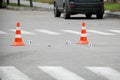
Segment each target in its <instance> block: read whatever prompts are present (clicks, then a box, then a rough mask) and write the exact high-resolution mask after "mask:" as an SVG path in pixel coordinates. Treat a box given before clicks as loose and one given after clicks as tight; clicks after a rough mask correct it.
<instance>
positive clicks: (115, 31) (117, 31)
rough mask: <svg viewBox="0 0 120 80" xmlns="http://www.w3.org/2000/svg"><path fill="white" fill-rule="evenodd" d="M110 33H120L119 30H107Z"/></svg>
mask: <svg viewBox="0 0 120 80" xmlns="http://www.w3.org/2000/svg"><path fill="white" fill-rule="evenodd" d="M108 31H110V32H114V33H120V30H108Z"/></svg>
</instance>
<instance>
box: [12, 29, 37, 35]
mask: <svg viewBox="0 0 120 80" xmlns="http://www.w3.org/2000/svg"><path fill="white" fill-rule="evenodd" d="M11 31H14V32H15V31H16V30H15V29H11ZM21 33H22V34H28V35H34V34H36V33H32V32H29V31H24V30H21Z"/></svg>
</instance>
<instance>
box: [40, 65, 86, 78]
mask: <svg viewBox="0 0 120 80" xmlns="http://www.w3.org/2000/svg"><path fill="white" fill-rule="evenodd" d="M38 68H40V69H41V70H42V71H43V72H45V73H47V74H49V75H51V76H52V77H54V78H55V79H57V80H85V79H83V78H82V77H80V76H78V75H76V74H75V73H73V72H70V71H68V70H66V69H65V68H63V67H59V66H39V67H38Z"/></svg>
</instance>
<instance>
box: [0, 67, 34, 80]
mask: <svg viewBox="0 0 120 80" xmlns="http://www.w3.org/2000/svg"><path fill="white" fill-rule="evenodd" d="M0 78H1V80H32V79H30V78H29V77H28V76H26V75H25V74H24V73H22V72H21V71H19V70H18V69H16V68H15V67H12V66H2V67H0Z"/></svg>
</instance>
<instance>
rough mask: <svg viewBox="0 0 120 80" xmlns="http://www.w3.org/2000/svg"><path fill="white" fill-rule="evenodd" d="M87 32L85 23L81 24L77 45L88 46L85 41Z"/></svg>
mask: <svg viewBox="0 0 120 80" xmlns="http://www.w3.org/2000/svg"><path fill="white" fill-rule="evenodd" d="M86 33H87V31H86V23H85V22H83V23H82V30H81V37H80V41H79V42H78V43H77V44H89V42H88V40H87V34H86Z"/></svg>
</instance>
